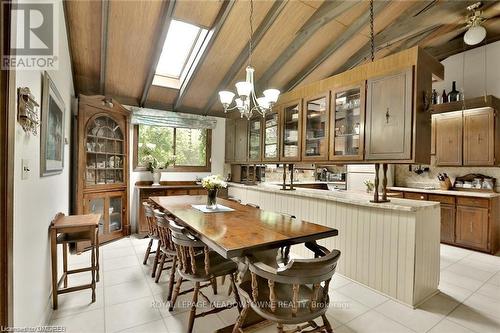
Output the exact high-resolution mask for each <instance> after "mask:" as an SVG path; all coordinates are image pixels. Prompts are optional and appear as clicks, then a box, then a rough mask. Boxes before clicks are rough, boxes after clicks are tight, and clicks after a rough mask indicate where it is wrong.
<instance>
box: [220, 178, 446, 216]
mask: <svg viewBox="0 0 500 333" xmlns="http://www.w3.org/2000/svg"><path fill="white" fill-rule="evenodd" d="M229 186H230V187H231V186H232V187H240V188H245V189H252V190H257V191H262V192H272V193H273V192H274V193H279V194H284V195H290V196H297V197H306V198H316V199H323V200H331V201H337V202H342V203H346V204H352V205H357V206H365V207H372V208H381V209H391V210H399V211H407V212H415V211H417V210H422V209H428V208H435V207H439V203H438V202H434V201H421V200H409V199H400V198H390V200H391V201H390V202H385V203H373V202H370V200H371V199H373V196H372V195H369V194H367V193H365V192H362V191H327V190H316V189H309V188H297V189H296V190H295V191H282V190H281V189H280V186H277V185H272V184H265V183H264V184H259V185H244V184H239V183H229Z"/></svg>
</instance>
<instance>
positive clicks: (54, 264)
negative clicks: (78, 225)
mask: <svg viewBox="0 0 500 333" xmlns="http://www.w3.org/2000/svg"><path fill="white" fill-rule="evenodd" d="M56 236H57V235H56V231H55V230H51V231H50V254H51V259H52V308H53V309H54V310H56V309H57V242H56Z"/></svg>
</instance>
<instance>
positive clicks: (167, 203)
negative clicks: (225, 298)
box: [150, 195, 338, 333]
mask: <svg viewBox="0 0 500 333" xmlns="http://www.w3.org/2000/svg"><path fill="white" fill-rule="evenodd" d="M150 200H152V201H153V202H154V203H155V204H156V205H157V206H159V207H160V208H161V209H162V210H163V211H164V212H165V213H168V214H170V215H171V216H172V217H174V218H175V220H176V222H177V223H179V224H182V225H184V226H185V227H186V228H188V229H189V230H190V232H191V233H192V234H193V235H195V236H196V237H198V238H199V239H200V240H201V241H202V242H203V243H205V244H206V245H207V246H208V247H209V248H211V249H212V250H214V251H216V252H217V253H219V254H220V255H221V256H223V257H224V258H226V259H232V260H234V261H239V260H241V259H240V258H242V257H244V256H245V255H247V254H251V253H255V252H257V251H264V250H270V249H277V248H280V247H283V246H289V245H294V244H301V243H308V242H315V241H317V240H319V239H324V238H328V237H333V236H337V235H338V231H337V230H336V229H332V228H329V227H325V226H323V225H319V224H315V223H311V222H306V221H300V220H297V219H296V218H293V217H291V216H289V215H285V214H280V213H277V212H270V211H264V210H261V209H258V208H255V207H252V206H247V205H242V204H240V203H238V202H235V201H232V200H226V199H221V198H219V199H218V200H217V201H218V205H223V206H225V207H229V208H231V209H232V211H225V212H207V213H204V212H202V211H200V210H198V209H196V208H194V207H193V205H205V204H206V202H207V196H203V195H195V196H193V195H182V196H164V197H150ZM269 324H270V322H267V321H265V320H264V319H263V318H262V317H260V316H258V315H257V314H256V313H255V312H253V311H250V313H249V314H248V315H247V316H246V320H245V323H243V326H242V328H244V329H245V330H247V329H252V328H253V329H255V327H261V326H266V325H269ZM232 328H233V325H229V326H227V327H225V328H223V329H220V330H217V332H218V333H225V332H232Z"/></svg>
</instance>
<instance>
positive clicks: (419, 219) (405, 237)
mask: <svg viewBox="0 0 500 333" xmlns="http://www.w3.org/2000/svg"><path fill="white" fill-rule="evenodd" d="M228 194H229V196H230V197H234V198H237V199H240V200H241V201H242V203H252V204H256V205H259V206H260V208H261V209H263V210H269V211H275V212H279V213H286V214H291V215H294V216H296V217H297V219H298V220H305V221H309V222H313V223H317V224H322V225H325V226H328V227H330V228H334V229H337V230H338V236H337V237H332V238H329V239H326V240H323V241H320V242H319V243H320V244H321V245H323V246H326V247H327V248H329V249H338V250H340V251H341V252H342V257H341V259H340V260H339V263H338V266H337V271H338V272H339V273H340V274H342V275H344V276H346V277H348V278H350V279H352V280H354V281H356V282H359V283H361V284H364V285H366V286H368V287H370V288H372V289H374V290H376V291H378V292H380V293H382V294H384V295H386V296H389V297H391V298H393V299H395V300H397V301H399V302H401V303H404V304H407V305H409V306H412V307H416V306H418V305H419V304H420V303H422V302H423V301H425V300H426V299H427V298H429V297H430V296H432V295H434V294H435V293H436V292H437V286H438V283H439V249H440V244H439V235H440V208H439V203H436V202H429V201H417V200H405V199H391V202H388V203H381V204H375V203H371V202H370V199H371V198H372V196H370V195H368V194H366V193H362V192H349V191H325V190H315V189H306V188H299V189H296V190H294V191H283V190H280V187H279V186H277V185H273V184H260V185H255V186H248V185H242V184H237V183H230V184H229V188H228ZM292 252H293V253H294V254H295V255H297V256H299V257H301V256H306V253H307V251H306V250H305V248H304V247H303V246H294V247H293V248H292Z"/></svg>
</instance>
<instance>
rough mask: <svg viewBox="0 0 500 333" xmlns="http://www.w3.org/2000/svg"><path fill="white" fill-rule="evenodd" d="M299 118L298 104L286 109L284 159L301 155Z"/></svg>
mask: <svg viewBox="0 0 500 333" xmlns="http://www.w3.org/2000/svg"><path fill="white" fill-rule="evenodd" d="M299 118H300V114H299V105H298V104H297V105H293V106H289V107H287V108H285V109H284V119H283V121H284V126H283V157H298V155H299V121H300V119H299Z"/></svg>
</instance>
